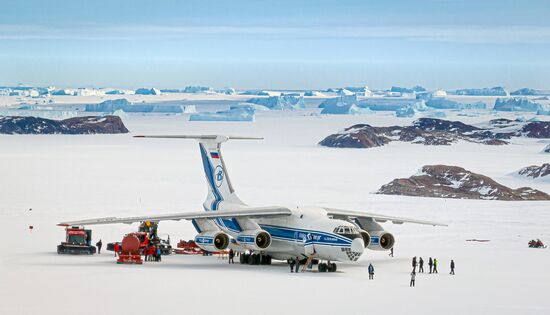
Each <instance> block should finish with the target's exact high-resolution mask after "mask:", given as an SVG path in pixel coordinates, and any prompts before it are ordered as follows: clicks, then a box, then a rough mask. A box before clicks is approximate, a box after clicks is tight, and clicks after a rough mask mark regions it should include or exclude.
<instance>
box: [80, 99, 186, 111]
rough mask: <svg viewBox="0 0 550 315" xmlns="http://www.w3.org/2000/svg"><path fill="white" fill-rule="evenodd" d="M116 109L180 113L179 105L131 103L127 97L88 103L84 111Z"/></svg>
mask: <svg viewBox="0 0 550 315" xmlns="http://www.w3.org/2000/svg"><path fill="white" fill-rule="evenodd" d="M117 110H123V111H125V112H127V113H181V112H183V110H182V108H181V106H176V105H145V104H140V105H133V104H132V103H130V102H129V101H128V100H127V99H125V98H121V99H116V100H107V101H104V102H101V103H99V104H88V105H86V107H85V109H84V111H86V112H107V113H114V112H115V111H117Z"/></svg>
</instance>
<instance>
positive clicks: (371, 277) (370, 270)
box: [368, 264, 374, 280]
mask: <svg viewBox="0 0 550 315" xmlns="http://www.w3.org/2000/svg"><path fill="white" fill-rule="evenodd" d="M368 270H369V280H373V279H374V267H373V266H372V264H369V268H368Z"/></svg>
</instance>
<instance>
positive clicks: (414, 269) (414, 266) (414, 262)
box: [412, 256, 416, 273]
mask: <svg viewBox="0 0 550 315" xmlns="http://www.w3.org/2000/svg"><path fill="white" fill-rule="evenodd" d="M412 266H413V272H414V273H416V256H414V257H413V260H412Z"/></svg>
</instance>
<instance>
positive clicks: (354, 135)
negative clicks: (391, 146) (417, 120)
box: [319, 124, 391, 148]
mask: <svg viewBox="0 0 550 315" xmlns="http://www.w3.org/2000/svg"><path fill="white" fill-rule="evenodd" d="M379 134H380V131H379V128H376V127H372V126H370V125H367V124H362V125H355V126H352V127H350V128H347V129H346V130H345V131H344V132H343V133H339V134H338V133H337V134H333V135H330V136H328V137H326V138H325V139H324V140H322V141H321V142H319V144H320V145H322V146H326V147H334V148H372V147H380V146H383V145H384V144H386V143H388V142H390V141H391V139H389V138H387V137H385V136H383V135H379Z"/></svg>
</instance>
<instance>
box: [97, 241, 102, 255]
mask: <svg viewBox="0 0 550 315" xmlns="http://www.w3.org/2000/svg"><path fill="white" fill-rule="evenodd" d="M95 246H97V254H101V246H103V243H102V242H101V239H99V242H97V243H95Z"/></svg>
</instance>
